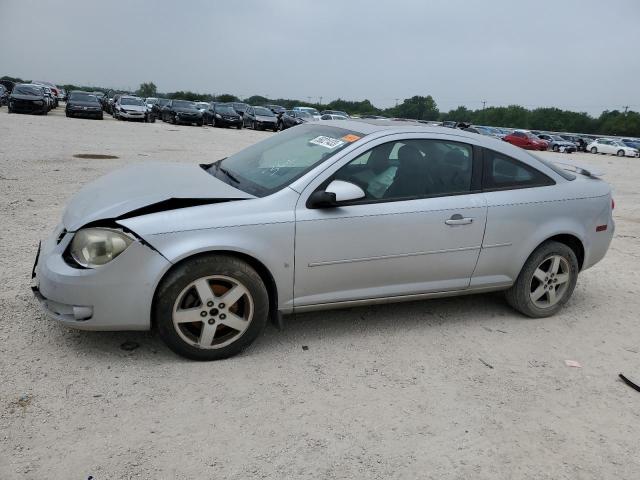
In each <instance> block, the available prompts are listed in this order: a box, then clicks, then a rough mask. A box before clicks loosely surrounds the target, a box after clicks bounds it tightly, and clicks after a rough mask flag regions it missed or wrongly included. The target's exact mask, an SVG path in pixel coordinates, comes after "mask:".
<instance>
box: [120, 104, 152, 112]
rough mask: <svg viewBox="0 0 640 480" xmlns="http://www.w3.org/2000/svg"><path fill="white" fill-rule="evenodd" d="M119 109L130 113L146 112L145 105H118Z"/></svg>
mask: <svg viewBox="0 0 640 480" xmlns="http://www.w3.org/2000/svg"><path fill="white" fill-rule="evenodd" d="M120 108H122V109H123V110H128V111H130V112H144V111H146V110H147V106H146V105H120Z"/></svg>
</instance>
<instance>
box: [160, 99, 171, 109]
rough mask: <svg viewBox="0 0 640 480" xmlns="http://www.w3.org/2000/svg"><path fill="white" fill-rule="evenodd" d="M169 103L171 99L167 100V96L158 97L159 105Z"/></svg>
mask: <svg viewBox="0 0 640 480" xmlns="http://www.w3.org/2000/svg"><path fill="white" fill-rule="evenodd" d="M168 103H169V100H167V99H166V98H159V99H158V105H160V106H162V107H164V106H165V105H167V104H168Z"/></svg>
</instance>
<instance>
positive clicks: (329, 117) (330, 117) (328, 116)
mask: <svg viewBox="0 0 640 480" xmlns="http://www.w3.org/2000/svg"><path fill="white" fill-rule="evenodd" d="M320 120H349V119H348V118H347V117H345V116H344V115H336V114H335V113H325V114H323V115H320Z"/></svg>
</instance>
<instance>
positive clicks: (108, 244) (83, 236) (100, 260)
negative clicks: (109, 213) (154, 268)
mask: <svg viewBox="0 0 640 480" xmlns="http://www.w3.org/2000/svg"><path fill="white" fill-rule="evenodd" d="M132 242H133V239H132V238H131V237H130V236H128V235H127V234H125V233H123V232H122V231H120V230H115V229H112V228H85V229H82V230H78V231H77V232H76V234H75V235H74V237H73V240H72V241H71V249H70V253H71V256H72V257H73V259H74V260H75V261H76V262H78V263H79V264H80V265H82V266H83V267H87V268H96V267H99V266H101V265H105V264H106V263H109V262H110V261H111V260H113V259H114V258H116V257H117V256H118V255H120V254H121V253H122V252H124V251H125V250H126V249H127V247H128V246H129V245H131V243H132Z"/></svg>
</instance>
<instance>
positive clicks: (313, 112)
mask: <svg viewBox="0 0 640 480" xmlns="http://www.w3.org/2000/svg"><path fill="white" fill-rule="evenodd" d="M301 111H303V112H307V113H310V114H311V115H320V113H319V112H318V110H316V109H315V108H311V107H301Z"/></svg>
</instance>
